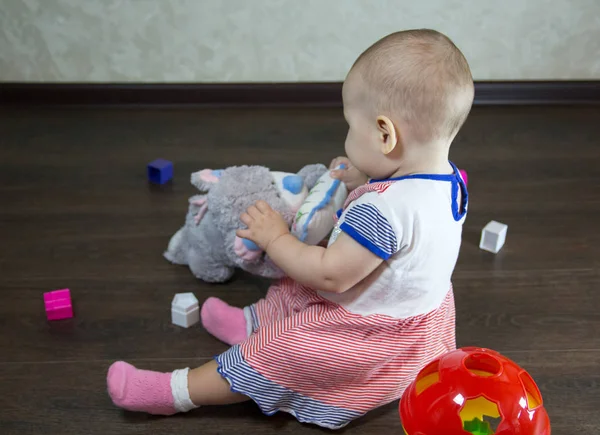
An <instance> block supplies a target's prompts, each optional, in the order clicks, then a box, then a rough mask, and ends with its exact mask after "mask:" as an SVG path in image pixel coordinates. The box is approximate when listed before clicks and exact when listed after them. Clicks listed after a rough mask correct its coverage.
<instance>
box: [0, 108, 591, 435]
mask: <svg viewBox="0 0 600 435" xmlns="http://www.w3.org/2000/svg"><path fill="white" fill-rule="evenodd" d="M344 137H345V124H344V121H343V119H342V116H341V111H340V110H335V109H226V110H225V109H185V110H183V109H181V110H180V109H115V108H103V109H26V108H21V109H11V110H8V109H1V110H0V243H1V249H0V433H2V434H20V435H23V434H39V433H45V434H47V435H51V434H61V435H64V434H101V435H106V434H111V435H116V434H134V433H154V434H160V433H177V434H181V435H183V434H197V433H203V434H232V433H233V432H234V431H235V432H243V433H261V434H265V435H268V434H278V435H281V434H286V433H290V434H292V433H293V434H301V433H316V432H317V431H320V430H319V429H317V428H315V427H312V426H305V425H300V424H298V423H297V422H296V421H295V420H293V419H292V418H290V417H288V416H286V415H284V414H279V415H277V416H275V417H270V418H269V417H264V416H262V415H261V414H260V412H259V411H258V409H257V408H256V407H255V406H254V405H253V404H252V403H246V404H242V405H236V406H231V407H228V408H206V409H200V410H197V411H195V412H191V413H189V414H187V415H180V416H175V417H171V418H157V417H148V416H146V415H137V414H131V413H124V412H122V411H121V410H120V409H117V408H116V407H114V406H113V405H112V403H111V402H110V400H109V397H108V395H107V394H106V384H105V375H106V370H107V368H108V366H109V364H110V363H111V362H113V361H115V360H118V359H125V360H128V361H131V362H133V363H135V364H137V365H139V366H141V367H144V368H149V369H155V370H165V371H166V370H172V369H174V368H179V367H182V366H196V365H199V364H201V363H203V362H205V361H207V360H209V359H210V358H211V357H212V356H213V355H215V354H217V353H220V352H221V351H223V350H225V349H226V346H225V345H223V344H221V343H219V342H218V341H216V340H215V339H213V338H212V337H211V336H209V335H208V334H207V333H206V332H205V331H204V330H203V329H202V327H200V326H196V327H193V328H190V329H182V328H179V327H176V326H173V325H172V324H171V321H170V303H171V299H172V297H173V294H174V293H176V292H194V293H195V294H196V296H197V297H198V298H199V299H200V301H202V300H204V299H205V298H206V297H208V296H220V297H222V298H224V299H226V300H228V301H229V302H231V303H234V304H238V305H244V304H247V303H250V302H252V301H254V300H256V299H258V298H260V297H261V296H262V295H263V294H264V292H265V289H266V285H267V284H266V282H265V281H263V280H261V279H258V278H255V277H249V276H247V275H243V274H237V275H236V276H235V278H234V280H233V281H232V282H230V283H228V284H226V285H208V284H203V283H201V282H199V281H197V280H196V279H195V278H193V277H192V275H191V274H190V272H189V271H188V270H187V269H186V268H184V267H176V266H173V265H171V264H169V263H168V262H167V261H166V260H164V259H163V257H162V252H163V250H164V248H165V247H166V244H167V241H168V240H169V237H170V236H171V235H172V234H173V233H174V232H175V231H176V230H177V229H178V228H179V226H180V225H181V223H182V221H183V217H184V213H185V210H186V204H187V202H186V201H187V197H188V196H190V195H192V194H193V193H194V188H193V187H192V186H191V185H190V184H189V181H188V180H189V174H190V173H191V172H192V171H195V170H198V169H201V168H204V167H211V168H219V167H224V166H228V165H234V164H264V165H267V166H270V167H272V168H275V169H278V170H286V171H296V170H298V169H299V168H300V167H301V166H303V165H304V164H307V163H313V162H324V163H328V162H329V161H330V159H331V158H332V157H334V156H336V155H338V154H340V153H342V152H343V141H344ZM157 157H164V158H167V159H170V160H172V161H174V163H175V178H174V182H173V183H171V184H169V185H167V186H164V187H154V186H149V185H148V184H147V182H146V174H145V165H146V163H147V162H149V161H150V160H153V159H154V158H157ZM451 157H452V159H453V160H454V161H455V162H456V163H457V164H458V165H459V166H460V167H462V168H465V169H467V170H468V171H469V175H470V178H469V181H470V195H471V203H470V214H469V216H468V218H467V221H466V224H465V227H464V242H463V246H462V250H461V256H460V259H459V262H458V266H457V269H456V272H455V276H454V284H455V292H456V304H457V335H458V344H459V345H460V346H463V345H478V346H485V347H490V348H493V349H496V350H498V351H500V352H502V353H504V354H505V355H507V356H509V357H511V358H513V359H514V360H515V361H517V362H518V363H520V364H522V365H523V366H524V367H525V368H526V369H528V370H529V371H530V373H531V374H532V376H533V377H534V379H536V381H537V382H538V383H539V386H540V388H541V391H542V394H543V397H544V399H545V404H546V406H547V408H548V411H549V414H550V417H551V420H552V424H553V434H575V433H584V432H585V433H589V434H592V433H599V432H600V412H599V411H598V410H599V409H600V314H599V310H600V285H599V284H600V108H598V107H587V108H586V107H579V108H568V107H553V108H542V107H540V108H536V107H520V108H515V107H513V108H510V107H503V108H492V107H487V108H486V107H478V108H475V109H474V111H473V113H472V115H471V117H470V119H469V121H468V123H467V125H466V126H465V128H464V130H463V131H462V132H461V134H460V135H459V137H458V138H457V139H456V142H455V145H454V147H453V150H452V156H451ZM492 219H495V220H498V221H501V222H504V223H506V224H508V226H509V229H508V237H507V241H506V245H505V247H504V249H503V250H502V251H501V252H500V253H499V254H498V255H493V254H490V253H486V252H483V251H480V250H479V248H478V242H479V235H480V231H481V229H482V227H483V226H484V225H485V224H486V223H487V222H488V221H490V220H492ZM63 287H69V288H70V289H71V291H72V294H73V298H74V307H75V312H76V315H75V318H74V319H72V320H67V321H59V322H48V321H46V318H45V314H44V309H43V303H42V293H43V292H45V291H49V290H53V289H57V288H63ZM345 432H346V433H348V434H359V433H360V434H363V435H364V434H376V433H377V434H380V433H393V434H400V433H401V426H400V422H399V418H398V412H397V404H396V403H394V404H392V405H389V406H387V407H384V408H382V409H379V410H376V411H374V412H372V413H371V414H370V415H368V416H367V417H365V418H363V419H362V420H359V421H357V422H356V423H354V424H352V425H351V426H350V427H348V428H347V429H346V430H345Z"/></svg>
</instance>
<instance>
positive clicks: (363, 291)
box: [319, 165, 468, 318]
mask: <svg viewBox="0 0 600 435" xmlns="http://www.w3.org/2000/svg"><path fill="white" fill-rule="evenodd" d="M452 166H453V168H454V171H455V173H454V174H452V175H437V174H431V175H429V174H417V175H409V176H405V177H399V178H395V179H389V180H373V181H371V182H370V184H369V186H366V188H363V187H361V188H360V189H365V190H367V192H366V193H364V194H362V195H361V196H359V197H358V198H357V199H355V200H354V201H353V202H351V203H350V204H349V205H348V207H347V208H346V209H345V210H344V211H343V212H342V213H341V215H340V217H339V220H338V222H337V224H336V226H335V228H334V230H333V232H332V234H331V237H330V239H329V244H330V245H331V244H332V243H334V242H335V240H336V239H337V236H338V235H339V233H340V232H341V231H343V232H345V233H346V234H347V235H348V236H350V237H352V238H353V239H354V240H356V241H357V242H358V243H360V244H361V245H362V246H364V247H366V248H367V249H369V250H370V251H371V252H373V253H375V254H376V255H378V256H379V257H381V258H383V259H384V261H383V263H382V264H381V265H380V266H379V267H378V268H377V269H376V270H375V271H374V272H373V273H371V274H370V275H369V276H368V277H367V278H365V279H364V280H363V281H361V282H360V283H358V284H357V285H356V286H354V287H353V288H351V289H350V290H348V291H346V292H344V293H340V294H336V293H326V292H319V294H320V295H321V296H322V297H324V298H326V299H329V300H331V301H333V302H336V303H338V304H340V305H342V306H343V307H345V308H346V309H347V310H349V311H350V312H353V313H357V314H361V315H364V316H367V315H370V314H384V315H389V316H392V317H396V318H407V317H411V316H415V315H419V314H425V313H428V312H430V311H431V310H434V309H436V308H437V307H439V306H440V304H441V303H442V301H443V300H444V298H445V297H446V295H447V294H448V291H449V290H450V285H451V281H450V280H451V276H452V273H453V271H454V266H455V265H456V260H457V258H458V252H459V249H460V244H461V235H462V225H463V222H464V220H465V216H466V212H467V202H468V194H467V190H466V186H465V184H464V181H463V180H462V178H461V176H460V173H459V171H458V169H457V168H456V166H454V165H452ZM459 202H460V203H459Z"/></svg>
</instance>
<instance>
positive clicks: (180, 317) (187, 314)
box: [171, 293, 200, 328]
mask: <svg viewBox="0 0 600 435" xmlns="http://www.w3.org/2000/svg"><path fill="white" fill-rule="evenodd" d="M199 320H200V308H199V307H198V299H196V296H194V293H177V294H176V295H175V297H174V298H173V302H172V303H171V321H172V322H173V323H174V324H175V325H177V326H182V327H184V328H189V327H190V326H192V325H194V324H196V323H198V321H199Z"/></svg>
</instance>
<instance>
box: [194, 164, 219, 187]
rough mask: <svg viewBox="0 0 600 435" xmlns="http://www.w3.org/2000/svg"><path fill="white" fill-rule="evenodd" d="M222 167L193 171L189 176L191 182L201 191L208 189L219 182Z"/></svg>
mask: <svg viewBox="0 0 600 435" xmlns="http://www.w3.org/2000/svg"><path fill="white" fill-rule="evenodd" d="M222 173H223V170H222V169H203V170H201V171H198V172H194V173H193V174H192V177H191V180H190V181H191V183H192V185H193V186H196V187H197V188H198V189H199V190H201V191H202V192H206V191H208V190H210V188H211V187H212V186H213V185H214V184H217V183H218V182H219V178H221V174H222Z"/></svg>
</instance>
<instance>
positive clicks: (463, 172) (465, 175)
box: [458, 169, 469, 186]
mask: <svg viewBox="0 0 600 435" xmlns="http://www.w3.org/2000/svg"><path fill="white" fill-rule="evenodd" d="M458 172H460V176H461V177H462V179H463V181H464V182H465V186H468V185H469V174H467V171H465V170H464V169H459V170H458Z"/></svg>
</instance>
